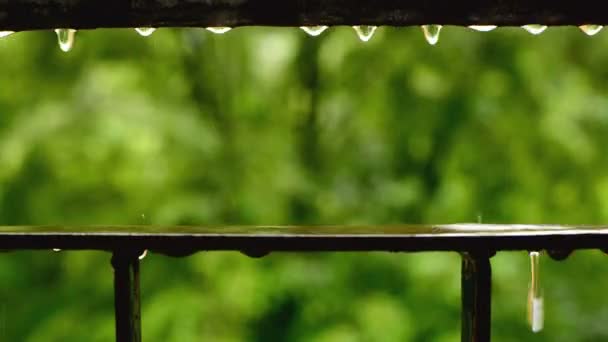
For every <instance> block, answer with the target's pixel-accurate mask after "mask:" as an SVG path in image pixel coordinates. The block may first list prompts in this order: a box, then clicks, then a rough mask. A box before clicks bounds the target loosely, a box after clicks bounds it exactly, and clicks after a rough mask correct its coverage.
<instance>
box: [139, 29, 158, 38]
mask: <svg viewBox="0 0 608 342" xmlns="http://www.w3.org/2000/svg"><path fill="white" fill-rule="evenodd" d="M135 31H137V33H139V35H140V36H142V37H149V36H150V35H151V34H152V33H154V31H156V28H155V27H137V28H135Z"/></svg>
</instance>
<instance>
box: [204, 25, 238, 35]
mask: <svg viewBox="0 0 608 342" xmlns="http://www.w3.org/2000/svg"><path fill="white" fill-rule="evenodd" d="M230 30H232V27H227V26H215V27H207V31H211V32H213V33H215V34H222V33H226V32H228V31H230Z"/></svg>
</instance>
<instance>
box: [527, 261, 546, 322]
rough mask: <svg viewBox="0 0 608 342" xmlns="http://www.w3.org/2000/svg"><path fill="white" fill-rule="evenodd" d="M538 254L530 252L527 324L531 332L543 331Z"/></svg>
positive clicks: (542, 305) (542, 306)
mask: <svg viewBox="0 0 608 342" xmlns="http://www.w3.org/2000/svg"><path fill="white" fill-rule="evenodd" d="M539 264H540V252H530V274H531V276H530V289H529V291H528V323H530V327H531V328H532V332H535V333H537V332H539V331H541V330H543V325H544V311H545V309H544V303H543V296H542V289H541V284H540V275H539V266H540V265H539Z"/></svg>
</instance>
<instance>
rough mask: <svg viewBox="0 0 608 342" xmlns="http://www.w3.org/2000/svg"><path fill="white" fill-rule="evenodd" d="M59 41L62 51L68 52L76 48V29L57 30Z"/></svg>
mask: <svg viewBox="0 0 608 342" xmlns="http://www.w3.org/2000/svg"><path fill="white" fill-rule="evenodd" d="M55 33H56V34H57V41H58V42H59V48H61V51H63V52H68V51H70V50H71V49H72V47H73V46H74V37H75V35H76V30H74V29H56V30H55Z"/></svg>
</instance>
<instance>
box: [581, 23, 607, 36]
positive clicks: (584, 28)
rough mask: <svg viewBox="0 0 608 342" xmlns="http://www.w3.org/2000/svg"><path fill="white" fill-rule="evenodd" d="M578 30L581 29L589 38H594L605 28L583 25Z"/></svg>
mask: <svg viewBox="0 0 608 342" xmlns="http://www.w3.org/2000/svg"><path fill="white" fill-rule="evenodd" d="M578 28H580V29H581V31H583V32H585V34H587V35H588V36H593V35H596V34H597V33H598V32H600V31H601V30H602V29H603V28H604V26H602V25H581V26H579V27H578Z"/></svg>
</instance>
